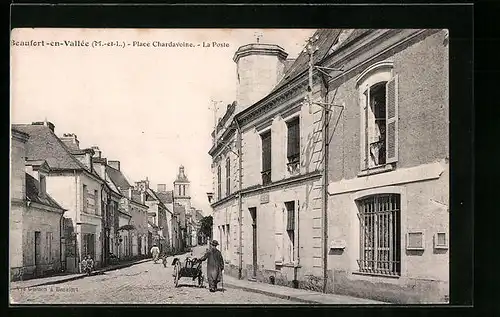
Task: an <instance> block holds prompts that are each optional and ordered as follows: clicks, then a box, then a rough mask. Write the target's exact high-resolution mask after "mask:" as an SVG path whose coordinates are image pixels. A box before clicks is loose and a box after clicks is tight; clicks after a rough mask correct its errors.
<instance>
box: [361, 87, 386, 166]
mask: <svg viewBox="0 0 500 317" xmlns="http://www.w3.org/2000/svg"><path fill="white" fill-rule="evenodd" d="M385 86H386V83H385V82H381V83H377V84H375V85H373V86H371V87H370V88H369V89H367V90H366V91H365V96H366V100H367V101H368V104H367V106H366V114H365V118H366V121H365V128H366V129H365V139H366V140H367V141H366V145H365V146H366V154H365V155H366V156H365V160H367V162H366V163H365V164H367V166H366V167H368V168H371V167H376V166H379V165H384V164H385V161H386V157H385V155H386V153H385V150H386V118H385V115H386V113H385V110H386V104H385V98H386V95H385Z"/></svg>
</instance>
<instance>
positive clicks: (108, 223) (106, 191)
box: [92, 146, 123, 266]
mask: <svg viewBox="0 0 500 317" xmlns="http://www.w3.org/2000/svg"><path fill="white" fill-rule="evenodd" d="M92 150H94V156H93V157H92V163H93V166H94V168H95V170H96V172H97V174H98V175H99V176H100V177H101V179H102V180H104V184H103V187H102V193H101V204H102V207H101V208H102V210H103V214H102V228H103V233H102V234H103V237H104V239H101V244H102V259H101V260H102V262H103V266H107V265H109V264H110V263H111V259H110V256H111V255H112V254H114V255H117V254H118V245H117V244H116V243H117V242H118V241H119V238H118V236H119V233H118V229H119V226H118V220H117V219H118V207H119V204H120V201H121V199H123V196H122V194H121V193H120V190H119V189H118V187H116V185H115V184H114V183H113V181H112V180H111V177H110V175H109V167H108V166H107V165H108V160H107V159H106V158H104V157H102V152H101V150H100V149H99V147H98V146H93V147H92Z"/></svg>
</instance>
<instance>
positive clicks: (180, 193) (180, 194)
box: [178, 185, 182, 196]
mask: <svg viewBox="0 0 500 317" xmlns="http://www.w3.org/2000/svg"><path fill="white" fill-rule="evenodd" d="M178 186H179V187H178V188H179V196H182V192H181V185H178Z"/></svg>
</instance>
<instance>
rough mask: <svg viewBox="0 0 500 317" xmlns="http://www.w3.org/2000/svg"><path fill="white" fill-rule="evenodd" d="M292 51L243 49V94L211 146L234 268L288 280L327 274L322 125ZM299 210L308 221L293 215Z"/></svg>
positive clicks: (220, 221) (239, 60)
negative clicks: (321, 234)
mask: <svg viewBox="0 0 500 317" xmlns="http://www.w3.org/2000/svg"><path fill="white" fill-rule="evenodd" d="M286 57H287V53H286V52H285V51H284V50H283V49H282V48H281V47H280V46H278V45H274V44H258V43H256V44H250V45H245V46H242V47H240V48H239V49H238V50H237V52H236V53H235V56H234V61H235V62H236V64H237V76H238V85H237V91H238V93H237V100H236V101H235V102H233V103H232V104H230V105H228V107H227V111H226V113H225V114H224V116H223V117H222V119H221V120H219V122H218V125H217V131H216V132H215V133H214V134H213V136H214V145H213V147H212V149H211V150H210V151H209V154H210V155H211V156H212V158H213V164H212V170H213V175H214V194H215V195H214V196H215V202H214V203H213V204H212V207H213V209H214V213H213V217H214V224H213V228H214V232H213V237H214V238H215V239H217V240H219V242H220V244H221V250H222V253H223V255H224V259H225V261H226V263H227V268H226V271H227V272H228V273H229V274H231V275H234V276H238V277H240V278H251V279H257V280H262V281H266V282H268V281H269V280H270V278H271V277H272V279H276V280H277V282H278V283H281V284H287V283H288V282H287V281H288V280H293V279H301V280H303V279H306V276H308V275H320V273H321V266H320V264H321V252H320V250H317V248H316V241H315V239H316V238H315V234H313V228H315V227H316V226H318V224H317V220H318V219H320V210H319V208H320V207H319V205H318V204H317V203H318V202H319V200H320V199H321V190H320V184H321V183H320V178H321V173H320V170H319V167H320V166H321V165H320V155H321V127H320V125H319V120H318V114H317V110H316V109H315V112H313V113H311V112H309V108H308V107H306V106H303V99H304V95H305V91H306V84H305V83H303V82H301V81H297V80H295V78H294V74H295V72H296V66H295V64H294V62H295V61H294V60H293V61H292V62H291V63H290V62H289V61H287V60H286ZM265 74H268V75H265ZM275 74H277V75H275ZM254 89H257V90H256V91H258V93H257V92H256V91H255V90H254ZM299 211H300V215H301V217H300V221H301V222H300V228H299V223H298V221H296V222H293V219H298V218H299V216H298V214H299ZM294 215H297V216H296V217H294ZM299 229H300V231H301V232H303V234H302V235H301V236H300V239H301V240H300V253H301V258H302V259H303V260H302V261H301V263H300V267H299V264H298V261H297V258H298V252H299V249H298V246H299V243H298V239H299V236H298V234H297V233H298V231H299ZM318 267H319V268H318Z"/></svg>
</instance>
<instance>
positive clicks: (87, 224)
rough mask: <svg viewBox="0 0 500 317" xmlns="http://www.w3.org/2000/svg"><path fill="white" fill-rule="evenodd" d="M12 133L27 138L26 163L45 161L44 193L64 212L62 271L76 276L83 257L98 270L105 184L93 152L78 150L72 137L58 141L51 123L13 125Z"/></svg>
mask: <svg viewBox="0 0 500 317" xmlns="http://www.w3.org/2000/svg"><path fill="white" fill-rule="evenodd" d="M13 126H14V128H15V129H17V130H20V131H21V132H24V133H26V134H28V135H29V136H30V138H29V140H28V142H27V143H26V156H27V158H28V160H33V161H37V160H45V161H46V162H47V163H48V165H49V166H50V172H49V173H48V176H47V177H46V190H47V192H48V193H49V194H50V195H51V196H52V197H53V198H54V199H55V200H57V201H58V203H59V204H60V205H61V206H62V207H63V208H64V209H66V212H65V214H64V216H65V217H66V218H68V219H70V220H71V221H65V225H64V240H65V246H64V247H65V253H66V254H65V259H66V261H65V266H66V267H65V269H66V270H67V271H69V272H78V271H79V267H80V261H81V259H82V256H84V255H86V254H89V255H91V256H92V257H93V258H94V260H95V261H94V263H95V265H96V267H100V266H101V251H102V248H101V239H102V231H103V230H102V210H101V208H102V206H101V187H102V185H103V183H104V181H103V180H102V179H101V178H100V177H99V175H98V174H97V173H96V171H95V169H94V168H93V164H92V155H93V153H94V152H93V150H92V149H80V146H79V141H78V138H77V136H76V135H74V134H71V133H69V134H64V135H63V137H62V138H58V137H57V136H56V134H55V133H54V125H53V124H52V123H50V122H34V123H32V124H31V125H30V124H15V125H13Z"/></svg>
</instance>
